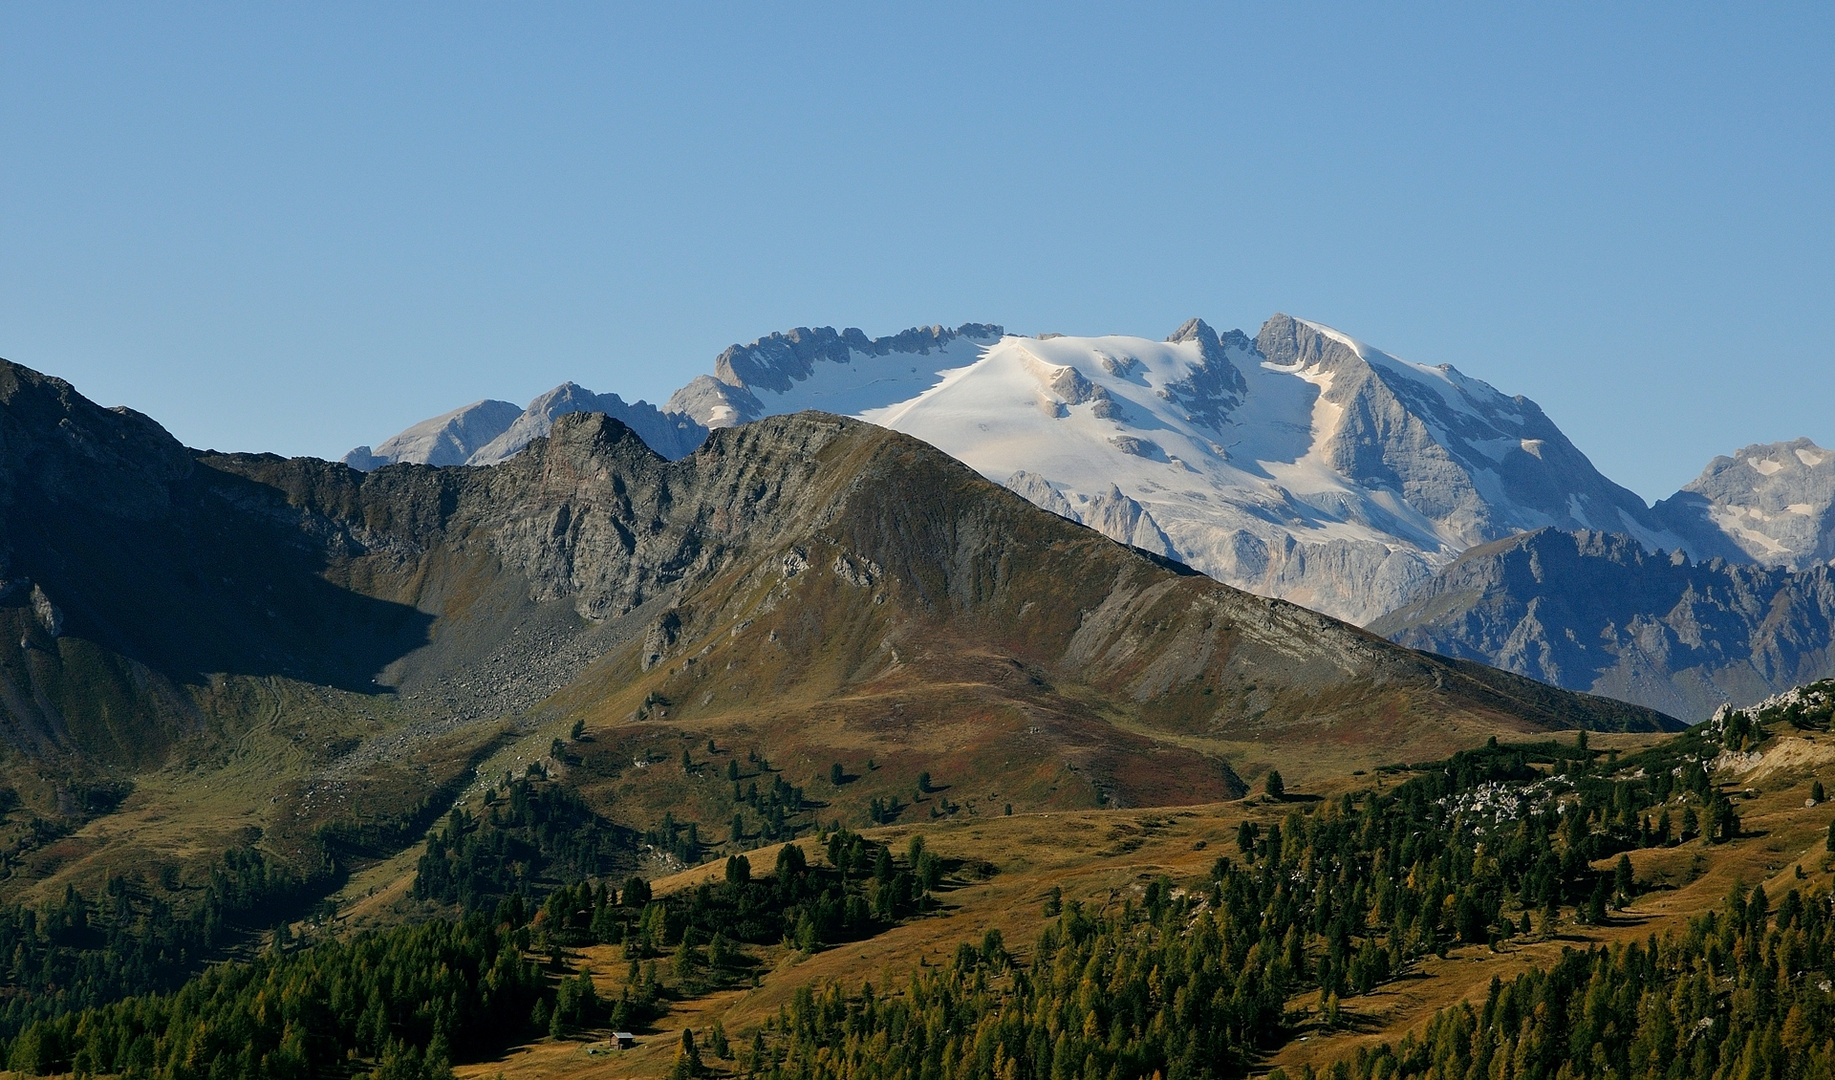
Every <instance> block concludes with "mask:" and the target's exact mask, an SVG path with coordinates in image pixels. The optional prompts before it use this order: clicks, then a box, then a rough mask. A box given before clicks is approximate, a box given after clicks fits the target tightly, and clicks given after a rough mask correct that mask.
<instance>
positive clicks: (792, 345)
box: [663, 323, 1002, 428]
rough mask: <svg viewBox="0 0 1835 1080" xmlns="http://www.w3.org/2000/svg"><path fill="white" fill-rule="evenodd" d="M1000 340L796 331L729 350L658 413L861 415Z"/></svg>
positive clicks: (741, 417)
mask: <svg viewBox="0 0 1835 1080" xmlns="http://www.w3.org/2000/svg"><path fill="white" fill-rule="evenodd" d="M1001 334H1002V331H1001V328H1000V327H998V326H992V325H989V324H985V323H964V324H963V325H961V326H959V327H957V328H956V329H954V330H949V329H946V328H944V327H941V326H920V327H914V328H912V329H910V330H906V331H904V332H903V333H900V334H893V335H891V336H889V337H882V338H869V337H867V336H866V335H865V334H863V333H861V332H860V331H859V330H855V329H853V328H851V327H850V328H849V329H846V330H843V331H841V332H840V333H838V334H837V333H835V331H834V329H833V328H832V327H827V326H823V327H818V328H817V329H814V330H811V329H809V328H808V327H798V328H797V329H795V330H792V331H790V332H789V333H786V334H772V335H771V336H770V337H764V338H759V339H758V340H757V341H754V342H752V343H751V344H750V345H734V346H732V347H730V348H728V349H727V350H726V351H725V352H723V353H721V354H720V356H719V357H718V358H717V359H716V360H715V361H714V373H713V374H712V375H700V376H697V377H696V378H695V379H694V381H693V382H691V383H689V384H688V385H687V386H684V387H682V388H681V389H680V390H677V391H676V392H675V393H674V394H673V395H671V396H670V398H669V401H668V403H667V404H665V405H664V406H663V408H664V410H665V411H667V412H672V413H685V414H687V415H689V416H692V417H693V418H694V419H695V420H696V421H697V422H699V423H701V424H703V425H705V426H707V427H710V428H717V427H731V426H733V425H735V424H743V423H746V422H748V421H752V420H757V419H758V418H759V417H761V416H776V415H779V414H781V413H793V412H801V411H803V410H804V409H820V410H821V411H823V412H831V413H838V414H840V415H843V416H853V415H858V414H860V413H861V412H863V411H865V410H867V409H875V408H882V407H884V406H886V405H889V404H891V403H893V402H898V401H904V400H906V399H908V398H913V397H916V396H917V395H919V394H921V393H923V392H924V391H926V390H928V389H930V388H931V387H932V386H933V385H935V384H936V381H937V372H939V371H945V370H949V369H952V368H956V367H963V366H966V365H969V364H973V363H975V361H976V360H978V359H979V358H980V356H981V351H982V350H983V349H984V348H986V347H987V346H989V345H992V344H993V343H995V342H997V341H999V340H1000V339H1001Z"/></svg>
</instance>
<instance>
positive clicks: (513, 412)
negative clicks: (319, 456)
mask: <svg viewBox="0 0 1835 1080" xmlns="http://www.w3.org/2000/svg"><path fill="white" fill-rule="evenodd" d="M521 415H522V410H521V409H519V408H517V407H516V406H514V405H512V404H510V403H509V402H507V401H474V402H472V403H471V404H470V405H467V406H465V407H464V408H461V409H454V410H453V411H451V412H449V413H446V414H444V415H442V416H436V417H434V418H433V419H431V420H422V421H421V422H420V423H418V424H415V425H414V426H413V427H411V428H408V429H407V430H406V431H403V432H402V433H401V434H399V435H396V436H395V437H394V438H392V439H388V440H387V441H385V442H383V443H382V444H381V445H379V446H377V447H376V449H375V450H371V449H370V448H369V447H367V446H359V447H357V448H356V449H355V450H352V451H351V452H350V453H348V454H345V455H344V464H346V465H349V466H350V467H351V468H353V469H362V470H364V471H366V472H367V471H368V470H370V469H380V468H382V467H383V466H384V465H393V464H395V463H396V462H401V461H411V462H414V463H415V464H418V465H463V464H465V463H466V462H467V461H469V460H471V456H472V455H473V454H475V453H477V452H478V450H479V448H480V447H482V446H484V445H485V444H486V443H488V442H490V441H491V440H492V439H495V438H496V437H497V436H499V435H501V434H503V433H504V432H505V431H506V430H508V429H509V427H510V425H511V424H513V423H515V422H516V418H517V417H518V416H521Z"/></svg>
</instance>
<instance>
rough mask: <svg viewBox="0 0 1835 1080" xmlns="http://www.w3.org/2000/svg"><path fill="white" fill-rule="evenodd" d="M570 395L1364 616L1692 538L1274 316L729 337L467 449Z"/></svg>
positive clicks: (1410, 380) (1487, 389)
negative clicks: (1490, 573) (874, 457)
mask: <svg viewBox="0 0 1835 1080" xmlns="http://www.w3.org/2000/svg"><path fill="white" fill-rule="evenodd" d="M577 409H594V410H597V411H604V412H608V413H611V414H612V415H614V416H617V417H618V418H619V419H621V420H624V421H625V422H626V423H627V424H630V425H631V426H632V427H633V428H634V429H636V430H637V432H638V433H639V435H641V436H642V437H643V438H644V439H645V440H646V441H648V442H649V443H650V445H651V446H652V447H653V448H654V449H656V450H657V451H658V452H659V453H662V454H664V455H665V456H668V457H672V458H673V457H679V456H681V455H683V454H686V453H688V452H690V451H691V450H692V449H693V448H694V446H696V445H698V444H699V442H700V441H701V439H702V438H704V437H705V435H706V432H707V430H708V429H711V428H716V427H726V426H731V425H734V424H742V423H746V422H749V421H752V420H756V419H759V418H760V417H764V416H770V415H775V414H780V413H790V412H797V411H801V410H803V409H821V410H825V411H828V412H835V413H841V414H844V415H852V416H856V417H859V418H862V419H865V420H869V421H872V422H873V423H876V424H881V425H884V426H886V427H890V428H895V429H897V430H899V431H903V432H905V433H907V434H910V435H914V436H916V437H918V438H920V439H923V440H925V441H926V442H929V443H931V444H932V445H935V446H937V447H939V448H941V449H943V450H944V451H946V452H948V453H950V454H952V455H954V456H955V457H957V458H959V459H961V460H962V461H964V462H966V463H968V464H969V465H970V466H972V467H973V468H975V469H976V470H978V471H980V472H981V473H982V474H983V475H985V476H987V477H989V478H990V479H992V480H994V481H996V482H999V483H1003V484H1006V485H1007V486H1008V487H1009V488H1011V489H1013V490H1014V491H1016V492H1019V493H1020V494H1022V495H1024V496H1025V497H1026V498H1028V499H1030V500H1031V501H1033V502H1034V503H1036V504H1038V505H1039V506H1042V507H1044V508H1045V509H1048V510H1051V511H1052V512H1054V513H1058V514H1061V515H1063V516H1065V517H1068V518H1072V519H1074V520H1077V521H1081V522H1083V523H1084V524H1086V525H1089V526H1091V527H1092V528H1096V529H1099V530H1101V531H1102V532H1104V533H1106V534H1107V535H1109V536H1111V537H1113V538H1115V539H1117V540H1120V541H1122V542H1124V543H1129V544H1133V545H1135V546H1137V547H1141V548H1145V549H1148V550H1151V551H1155V552H1158V553H1161V554H1164V555H1167V556H1170V557H1173V558H1177V559H1179V560H1182V561H1184V562H1186V563H1188V564H1190V565H1191V566H1193V567H1195V568H1197V569H1199V570H1202V571H1203V572H1205V573H1207V574H1210V575H1211V576H1213V577H1216V578H1219V579H1220V580H1223V581H1226V582H1228V583H1230V584H1232V585H1236V586H1238V587H1241V588H1245V589H1249V590H1251V591H1254V592H1258V593H1261V594H1264V595H1270V596H1280V597H1284V598H1286V599H1289V600H1293V601H1295V602H1297V603H1301V604H1305V605H1307V606H1309V607H1312V608H1314V609H1316V610H1319V611H1323V612H1326V613H1328V614H1331V615H1335V616H1338V617H1340V618H1345V619H1349V620H1351V621H1354V622H1358V623H1366V622H1369V621H1371V620H1373V619H1375V618H1376V617H1378V616H1379V615H1382V614H1384V613H1385V612H1387V611H1390V610H1391V609H1393V608H1396V607H1398V606H1400V605H1401V604H1402V603H1403V602H1404V601H1405V600H1406V599H1407V598H1408V596H1409V595H1410V594H1411V593H1412V592H1413V590H1414V589H1415V588H1416V587H1417V586H1418V585H1419V584H1420V583H1422V582H1423V581H1425V580H1426V579H1427V578H1428V577H1429V576H1430V575H1432V574H1433V573H1434V571H1436V570H1437V569H1439V568H1440V567H1442V566H1445V565H1447V564H1448V563H1450V562H1452V560H1453V559H1454V558H1456V557H1457V556H1458V555H1459V554H1460V553H1461V552H1463V551H1465V550H1466V549H1468V548H1470V547H1473V546H1475V545H1478V544H1482V543H1486V542H1489V541H1492V540H1498V539H1501V538H1503V537H1506V536H1509V535H1511V534H1513V533H1517V532H1522V531H1526V530H1530V529H1539V528H1544V527H1549V526H1553V527H1556V528H1561V529H1588V530H1595V531H1610V532H1618V533H1627V534H1630V535H1631V536H1633V537H1635V538H1636V539H1637V540H1638V541H1639V542H1640V543H1642V544H1644V545H1645V546H1647V547H1651V548H1659V547H1660V548H1666V549H1672V550H1673V549H1675V548H1677V547H1685V546H1689V545H1688V544H1686V543H1685V542H1684V540H1683V539H1681V538H1680V537H1679V536H1678V534H1677V532H1676V531H1675V530H1674V529H1670V528H1665V525H1664V519H1663V518H1660V517H1659V516H1657V515H1656V514H1654V513H1653V512H1652V511H1651V509H1650V508H1649V507H1647V506H1646V505H1645V504H1644V501H1643V500H1642V499H1640V498H1638V496H1636V495H1635V494H1633V493H1631V492H1630V491H1627V490H1626V489H1624V488H1622V487H1619V486H1618V485H1617V484H1614V483H1612V482H1611V481H1610V480H1608V479H1606V478H1605V477H1604V476H1601V475H1600V474H1599V472H1598V471H1597V470H1596V469H1594V468H1593V465H1592V463H1591V462H1589V461H1588V460H1587V459H1586V456H1585V455H1584V454H1582V453H1581V452H1580V451H1579V450H1578V449H1576V448H1575V447H1574V445H1573V444H1572V443H1571V442H1569V441H1568V439H1567V437H1566V436H1564V435H1563V434H1562V433H1561V432H1560V430H1559V429H1557V428H1556V427H1555V425H1554V424H1553V422H1551V421H1550V420H1549V419H1548V417H1547V416H1545V415H1544V414H1543V413H1542V410H1541V409H1540V408H1538V407H1537V406H1536V404H1535V403H1534V402H1533V401H1530V400H1528V399H1527V398H1523V397H1512V396H1508V395H1505V394H1502V393H1500V392H1498V391H1497V390H1496V389H1494V388H1492V387H1491V386H1489V385H1487V384H1486V383H1484V382H1482V381H1480V380H1478V379H1473V378H1470V377H1468V376H1466V375H1464V374H1461V373H1460V372H1459V371H1458V370H1457V369H1455V368H1453V367H1451V366H1446V365H1442V366H1440V367H1427V366H1424V365H1420V364H1412V363H1408V362H1406V361H1404V360H1400V359H1398V358H1396V357H1394V356H1391V355H1390V354H1388V353H1385V352H1383V351H1382V350H1380V349H1376V348H1373V347H1371V346H1369V345H1366V344H1363V343H1362V342H1359V341H1357V340H1356V339H1354V338H1351V337H1349V336H1347V335H1345V334H1342V333H1340V332H1338V331H1336V330H1333V329H1331V328H1330V327H1327V326H1323V325H1321V324H1318V323H1313V322H1307V321H1305V320H1302V319H1295V318H1292V317H1290V316H1287V315H1275V316H1274V317H1273V318H1271V319H1269V320H1268V321H1267V323H1266V324H1264V325H1263V326H1262V328H1261V330H1260V332H1259V333H1258V334H1257V335H1256V336H1255V338H1254V339H1251V338H1249V336H1248V335H1246V334H1244V333H1243V332H1241V331H1239V330H1232V331H1229V332H1227V333H1224V334H1218V333H1217V332H1216V331H1214V330H1213V329H1211V327H1209V326H1208V325H1206V324H1205V323H1204V322H1202V321H1201V320H1198V319H1192V320H1190V321H1188V322H1186V323H1185V324H1184V325H1183V326H1181V327H1179V328H1178V329H1177V330H1176V331H1175V332H1174V333H1173V334H1172V335H1171V336H1170V337H1168V338H1167V339H1166V340H1164V341H1152V340H1149V339H1146V338H1138V337H1125V336H1109V337H1065V336H1062V335H1041V336H1039V337H1022V336H1018V335H1012V334H1007V333H1005V332H1004V331H1003V330H1002V329H1001V328H1000V327H998V326H994V325H990V324H985V323H967V324H964V325H962V326H959V327H956V328H955V329H948V328H945V327H941V326H930V327H919V328H915V329H911V330H907V331H904V332H903V333H900V334H894V335H890V336H888V337H881V338H869V337H867V336H866V335H865V334H863V333H861V332H860V331H859V330H854V329H848V330H842V331H840V332H837V331H835V330H833V329H831V328H827V327H822V328H817V329H813V330H812V329H808V328H798V329H795V330H791V331H789V332H787V333H779V334H772V335H770V336H768V337H764V338H760V339H759V340H757V341H755V342H753V343H751V344H750V345H734V346H733V347H731V348H729V349H727V350H726V351H725V352H723V353H722V354H721V355H720V357H719V358H718V360H717V361H716V362H715V365H714V371H713V374H711V375H703V376H700V377H698V378H696V379H695V380H693V381H692V382H690V383H689V384H688V385H687V386H685V387H683V388H682V389H680V390H678V391H677V392H676V393H675V394H674V395H672V396H671V397H670V399H669V401H668V403H667V404H666V405H665V406H664V407H663V408H662V409H660V410H658V409H657V408H655V407H654V406H651V405H648V404H646V403H643V402H637V403H635V404H633V405H626V404H625V403H624V402H623V400H622V399H619V398H617V397H616V395H603V396H601V395H594V394H591V393H590V392H588V391H585V390H581V389H580V388H579V387H577V386H574V385H573V384H571V383H568V384H564V385H562V386H561V387H557V388H556V389H555V390H554V391H551V392H550V393H549V394H546V395H543V397H542V398H538V399H537V400H536V401H535V402H533V403H531V405H530V406H529V408H528V409H527V410H525V411H524V413H523V414H522V415H521V416H520V417H518V418H516V419H515V420H513V421H512V422H510V423H508V424H507V425H505V427H504V428H503V429H502V430H501V431H500V432H498V433H497V434H495V435H494V436H492V438H491V439H490V440H489V441H488V442H486V443H484V444H482V445H479V446H476V447H475V448H474V449H473V451H472V453H471V454H470V456H469V457H468V458H466V459H465V460H467V461H468V462H469V463H471V464H489V463H493V462H496V461H501V460H503V459H504V458H506V457H508V456H509V455H511V454H514V453H515V452H517V451H518V450H520V449H521V448H522V447H523V446H524V445H526V444H527V442H528V440H529V439H530V438H533V437H536V436H539V435H541V434H544V433H546V431H547V430H548V426H549V425H550V424H551V423H552V422H553V417H554V416H556V415H559V414H560V413H562V412H567V411H574V410H577ZM428 423H429V424H432V423H435V421H429V422H428ZM425 426H426V425H418V426H417V428H415V429H410V430H411V431H417V430H419V428H420V427H425ZM406 434H407V433H404V436H403V437H404V438H405V436H406ZM1799 456H1801V455H1799ZM403 460H414V459H412V458H403ZM1698 547H1699V545H1698V544H1697V545H1695V546H1692V547H1689V550H1691V552H1694V553H1696V554H1699V551H1698V550H1697V548H1698Z"/></svg>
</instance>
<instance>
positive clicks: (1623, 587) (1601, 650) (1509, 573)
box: [1370, 529, 1835, 721]
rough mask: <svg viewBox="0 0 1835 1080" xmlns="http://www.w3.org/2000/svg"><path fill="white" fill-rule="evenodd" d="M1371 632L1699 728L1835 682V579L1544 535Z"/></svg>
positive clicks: (1447, 578) (1500, 552)
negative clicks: (1725, 709)
mask: <svg viewBox="0 0 1835 1080" xmlns="http://www.w3.org/2000/svg"><path fill="white" fill-rule="evenodd" d="M1370 629H1371V630H1372V631H1373V632H1376V633H1380V634H1382V635H1384V636H1386V637H1388V638H1390V639H1391V640H1393V641H1396V642H1399V643H1401V644H1404V645H1408V646H1410V647H1411V648H1417V649H1427V650H1430V651H1433V652H1437V653H1440V654H1442V655H1445V656H1456V657H1464V658H1469V659H1474V660H1479V661H1482V662H1484V663H1488V664H1495V665H1497V666H1499V667H1502V668H1505V669H1506V670H1510V671H1514V672H1517V673H1518V674H1522V675H1528V676H1530V677H1532V678H1536V679H1541V680H1543V681H1545V682H1548V683H1552V684H1554V685H1556V686H1563V687H1566V688H1568V689H1572V690H1584V691H1586V692H1589V693H1595V694H1604V695H1607V696H1610V697H1616V698H1619V699H1621V700H1624V701H1632V702H1637V703H1638V704H1642V705H1646V706H1649V707H1651V708H1654V709H1660V710H1662V711H1664V712H1668V713H1670V714H1672V715H1675V716H1679V717H1682V718H1684V719H1688V720H1695V721H1698V720H1704V719H1706V718H1707V717H1708V716H1709V715H1711V714H1712V713H1713V711H1714V710H1715V709H1716V708H1718V707H1720V706H1721V705H1723V704H1728V703H1731V704H1733V705H1734V706H1736V707H1742V706H1745V705H1749V704H1751V703H1753V702H1755V701H1759V700H1761V699H1763V698H1765V697H1766V696H1768V695H1770V694H1774V693H1778V692H1780V691H1782V690H1785V689H1788V688H1790V687H1792V686H1796V685H1799V684H1801V683H1806V682H1812V681H1814V680H1816V679H1821V678H1827V677H1830V676H1832V675H1835V636H1832V635H1835V571H1832V570H1831V569H1830V568H1829V567H1827V566H1817V567H1812V568H1810V569H1808V570H1804V571H1799V572H1792V571H1788V570H1783V569H1778V568H1768V567H1760V566H1753V565H1750V564H1742V563H1730V562H1726V561H1724V560H1720V559H1712V560H1707V561H1696V560H1693V559H1690V558H1689V557H1688V556H1687V555H1686V554H1683V553H1681V552H1675V553H1669V554H1665V553H1661V552H1655V553H1653V552H1651V551H1648V550H1646V549H1645V548H1644V547H1643V546H1642V545H1641V544H1639V543H1638V542H1637V541H1635V540H1633V539H1632V538H1630V537H1628V536H1624V535H1618V534H1609V533H1598V532H1584V531H1582V532H1565V531H1561V530H1556V529H1542V530H1538V531H1535V532H1531V533H1527V534H1524V535H1520V536H1513V537H1510V538H1508V539H1505V540H1501V541H1498V542H1496V543H1491V544H1486V545H1482V546H1480V547H1477V548H1474V549H1473V550H1471V551H1468V552H1466V553H1465V554H1464V555H1463V556H1461V557H1460V559H1459V560H1458V561H1457V562H1455V563H1453V564H1452V565H1451V566H1448V567H1446V568H1445V569H1444V570H1442V571H1440V572H1439V573H1438V574H1436V575H1435V576H1434V578H1433V579H1432V580H1431V581H1430V582H1428V583H1427V585H1426V586H1424V587H1423V588H1422V589H1420V591H1419V592H1418V593H1417V594H1416V596H1415V598H1414V599H1413V600H1412V601H1411V602H1410V603H1409V604H1407V605H1406V606H1404V607H1402V608H1401V609H1399V610H1397V611H1394V612H1391V613H1390V614H1388V615H1385V616H1384V617H1383V618H1381V619H1378V620H1377V621H1376V622H1374V623H1372V624H1371V626H1370Z"/></svg>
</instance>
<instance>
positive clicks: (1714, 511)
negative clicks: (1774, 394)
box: [1656, 439, 1835, 570]
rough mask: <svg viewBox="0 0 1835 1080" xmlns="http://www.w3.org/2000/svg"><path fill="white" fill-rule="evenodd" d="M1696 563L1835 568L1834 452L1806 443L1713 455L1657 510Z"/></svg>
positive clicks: (1758, 446) (1753, 447)
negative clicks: (1715, 559) (1712, 559)
mask: <svg viewBox="0 0 1835 1080" xmlns="http://www.w3.org/2000/svg"><path fill="white" fill-rule="evenodd" d="M1656 514H1657V517H1658V519H1659V520H1661V521H1663V522H1664V523H1665V524H1666V525H1667V526H1669V528H1670V529H1671V531H1673V532H1675V533H1677V534H1678V535H1680V536H1681V537H1682V539H1683V541H1684V542H1685V543H1686V544H1687V546H1688V548H1689V551H1690V553H1691V554H1693V555H1694V556H1695V557H1696V558H1709V557H1715V556H1718V557H1720V558H1723V559H1726V560H1728V561H1729V562H1754V563H1758V564H1759V565H1761V566H1778V567H1783V568H1784V569H1786V570H1804V569H1807V568H1809V567H1812V566H1826V565H1829V564H1831V563H1835V451H1829V450H1825V449H1823V448H1822V447H1820V446H1817V445H1816V444H1815V443H1813V442H1811V441H1809V440H1808V439H1797V440H1795V441H1792V442H1777V443H1763V444H1758V445H1754V446H1748V447H1746V448H1745V449H1743V450H1741V451H1739V452H1738V453H1736V454H1734V455H1733V456H1732V457H1717V458H1715V459H1714V460H1713V461H1711V462H1709V463H1708V467H1707V468H1706V469H1704V470H1702V473H1701V475H1700V476H1699V477H1697V478H1696V479H1695V480H1694V481H1693V482H1691V483H1690V484H1688V485H1687V486H1686V487H1684V488H1683V489H1682V490H1681V491H1678V492H1676V494H1674V495H1672V496H1670V497H1669V498H1667V499H1664V500H1663V501H1662V502H1660V503H1658V504H1657V506H1656Z"/></svg>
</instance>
